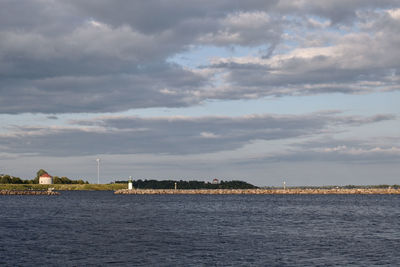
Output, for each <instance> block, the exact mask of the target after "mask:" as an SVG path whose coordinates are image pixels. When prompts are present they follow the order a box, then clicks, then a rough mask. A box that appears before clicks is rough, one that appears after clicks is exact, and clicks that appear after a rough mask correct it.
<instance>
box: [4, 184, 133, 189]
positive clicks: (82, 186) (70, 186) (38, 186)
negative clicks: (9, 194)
mask: <svg viewBox="0 0 400 267" xmlns="http://www.w3.org/2000/svg"><path fill="white" fill-rule="evenodd" d="M48 188H54V190H66V191H68V190H85V191H90V190H96V191H106V190H110V191H114V190H118V189H125V188H128V184H51V185H43V184H0V190H47V189H48Z"/></svg>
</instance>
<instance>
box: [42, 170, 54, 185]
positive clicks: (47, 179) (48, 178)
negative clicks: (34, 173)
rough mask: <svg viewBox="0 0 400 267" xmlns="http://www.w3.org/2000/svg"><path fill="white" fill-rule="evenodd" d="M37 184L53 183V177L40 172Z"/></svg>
mask: <svg viewBox="0 0 400 267" xmlns="http://www.w3.org/2000/svg"><path fill="white" fill-rule="evenodd" d="M39 184H53V177H51V176H50V175H48V174H47V173H45V174H42V176H40V177H39Z"/></svg>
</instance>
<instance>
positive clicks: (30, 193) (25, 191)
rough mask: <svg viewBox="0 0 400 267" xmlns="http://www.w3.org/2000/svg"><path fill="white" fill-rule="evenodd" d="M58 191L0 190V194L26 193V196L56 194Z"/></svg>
mask: <svg viewBox="0 0 400 267" xmlns="http://www.w3.org/2000/svg"><path fill="white" fill-rule="evenodd" d="M59 194H60V193H59V192H55V191H49V190H47V191H38V190H0V195H3V196H6V195H21V196H22V195H28V196H38V195H42V196H58V195H59Z"/></svg>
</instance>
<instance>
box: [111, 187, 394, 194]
mask: <svg viewBox="0 0 400 267" xmlns="http://www.w3.org/2000/svg"><path fill="white" fill-rule="evenodd" d="M114 193H115V194H122V195H185V194H187V195H355V194H362V195H394V194H400V189H388V188H384V189H383V188H371V189H366V188H362V189H344V188H338V189H193V190H191V189H131V190H129V189H121V190H117V191H115V192H114Z"/></svg>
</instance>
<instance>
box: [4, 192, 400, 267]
mask: <svg viewBox="0 0 400 267" xmlns="http://www.w3.org/2000/svg"><path fill="white" fill-rule="evenodd" d="M398 264H400V197H399V196H390V195H387V196H378V195H376V196H375V195H372V196H367V195H349V196H334V195H332V196H330V195H326V196H324V195H321V196H311V195H305V196H289V195H283V196H276V195H275V196H274V195H255V196H251V195H212V196H204V195H144V196H139V195H113V193H112V192H61V195H60V196H0V265H10V266H16V265H17V266H37V265H57V266H60V265H61V266H82V265H116V266H125V265H126V266H137V265H144V266H149V265H154V266H177V265H179V266H193V265H194V266H374V265H387V266H398Z"/></svg>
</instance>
